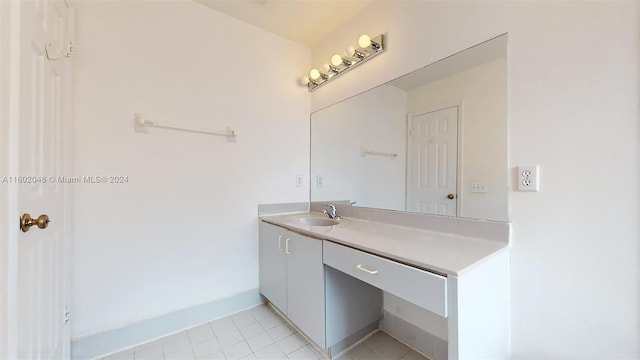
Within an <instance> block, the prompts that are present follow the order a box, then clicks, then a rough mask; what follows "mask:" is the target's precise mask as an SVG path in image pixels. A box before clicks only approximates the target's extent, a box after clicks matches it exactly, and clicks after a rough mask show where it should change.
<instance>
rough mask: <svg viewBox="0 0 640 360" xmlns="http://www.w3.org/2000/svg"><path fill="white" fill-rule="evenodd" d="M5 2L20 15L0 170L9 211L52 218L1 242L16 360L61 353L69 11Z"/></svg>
mask: <svg viewBox="0 0 640 360" xmlns="http://www.w3.org/2000/svg"><path fill="white" fill-rule="evenodd" d="M11 7H12V16H13V17H12V19H11V21H16V22H17V21H18V19H19V25H16V26H19V27H16V28H19V30H20V32H19V34H17V33H13V35H12V36H14V41H17V42H14V44H15V45H16V46H15V47H12V48H11V51H12V52H14V54H13V55H12V57H13V62H12V63H11V64H12V65H11V69H12V70H13V71H15V74H19V78H18V82H17V86H15V87H14V88H13V89H12V91H11V95H12V96H14V97H15V99H16V101H14V102H13V103H12V105H13V106H14V109H13V116H14V117H15V119H16V121H12V122H11V125H10V126H9V130H10V131H11V134H13V135H16V136H14V137H12V138H11V139H10V140H11V142H12V143H13V145H10V146H6V147H3V149H8V157H9V158H10V160H9V161H8V162H9V163H10V166H8V168H9V169H10V170H12V171H13V172H14V173H10V174H3V175H4V176H3V178H2V181H3V183H4V185H6V186H11V189H12V190H11V191H10V192H9V196H10V197H11V198H12V199H14V201H13V202H12V203H13V205H14V206H15V209H11V210H10V211H9V213H14V214H15V213H18V214H20V215H22V214H27V213H28V214H30V215H31V216H32V217H34V218H37V217H38V216H39V215H41V214H46V215H48V216H49V218H50V219H51V223H50V224H48V226H47V227H46V228H43V229H40V228H39V226H32V227H31V228H30V229H29V230H28V231H26V232H23V231H21V230H18V231H15V232H9V234H11V235H10V236H8V237H9V238H8V239H5V238H3V239H2V241H6V242H8V243H9V246H8V247H9V248H13V249H15V251H12V252H11V253H10V254H9V256H8V258H9V261H10V262H11V263H10V264H9V266H8V267H7V268H6V270H5V271H6V272H7V276H8V278H9V280H8V281H7V284H8V285H7V291H6V295H5V296H6V297H7V303H8V306H7V308H8V310H7V311H8V312H10V313H12V315H9V316H8V317H7V319H8V320H9V322H10V323H8V324H4V327H3V330H4V331H6V332H7V333H5V334H4V335H3V336H6V338H5V339H7V338H8V339H10V340H8V341H7V340H5V341H6V342H7V343H6V344H5V345H6V346H7V347H8V348H9V349H6V350H5V353H6V354H8V355H9V356H12V357H17V358H18V359H51V358H55V359H60V358H68V357H69V329H68V326H67V324H65V322H66V304H67V300H68V297H67V293H68V292H67V285H66V283H65V281H66V279H68V277H67V276H66V272H67V271H68V267H67V266H66V265H65V263H68V262H69V259H68V258H67V251H66V246H65V221H64V218H65V209H66V207H65V190H66V189H65V188H64V184H57V183H56V182H55V178H56V177H57V176H59V175H63V174H64V171H65V166H66V164H65V162H64V159H65V158H66V155H65V149H66V147H65V143H66V140H67V139H66V133H65V122H66V121H67V119H68V116H69V106H68V105H69V103H68V101H69V94H68V91H67V89H68V86H69V84H68V81H69V77H68V68H69V59H67V58H66V57H64V53H65V50H66V48H65V43H66V42H67V41H68V40H69V29H68V28H67V16H68V9H67V6H66V4H65V2H63V1H51V0H40V1H19V2H17V1H16V2H12V4H11ZM14 15H19V16H14ZM16 24H17V23H16ZM46 44H52V47H50V49H51V51H50V56H52V57H58V56H60V59H58V60H50V59H48V58H47V54H46V52H45V45H46ZM17 52H19V58H18V57H15V56H16V54H17ZM14 76H15V75H14ZM3 221H4V222H7V220H6V219H4V220H3ZM8 224H9V226H15V227H19V222H18V219H14V218H11V219H8ZM41 225H42V226H43V227H44V225H45V222H44V221H43V222H42V223H41ZM12 284H13V285H12Z"/></svg>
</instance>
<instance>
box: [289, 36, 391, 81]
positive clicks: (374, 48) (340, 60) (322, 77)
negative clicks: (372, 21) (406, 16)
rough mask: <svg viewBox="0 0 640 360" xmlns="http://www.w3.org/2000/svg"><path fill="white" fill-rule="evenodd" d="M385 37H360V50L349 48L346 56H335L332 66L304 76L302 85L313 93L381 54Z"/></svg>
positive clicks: (326, 65) (313, 70) (324, 66)
mask: <svg viewBox="0 0 640 360" xmlns="http://www.w3.org/2000/svg"><path fill="white" fill-rule="evenodd" d="M384 37H385V36H384V34H380V35H378V36H376V37H374V38H373V39H372V38H371V37H370V36H369V35H367V34H363V35H360V38H359V39H358V45H359V47H358V48H355V47H353V46H349V47H348V48H347V50H346V51H345V55H344V56H343V55H340V54H335V55H333V56H332V57H331V64H329V63H325V64H323V65H322V67H321V69H322V71H320V70H318V69H312V70H311V71H310V72H309V76H304V77H303V78H302V79H301V80H300V82H301V84H302V85H307V88H308V89H309V91H313V90H315V89H317V88H318V87H320V86H322V85H324V84H326V83H327V82H328V81H329V80H331V79H333V78H335V77H336V76H338V75H340V74H343V73H345V72H346V71H347V70H349V69H352V68H354V67H356V66H358V65H360V64H362V63H363V62H365V61H367V60H369V59H371V58H372V57H374V56H376V55H378V54H380V53H381V52H383V51H384V48H385V38H384Z"/></svg>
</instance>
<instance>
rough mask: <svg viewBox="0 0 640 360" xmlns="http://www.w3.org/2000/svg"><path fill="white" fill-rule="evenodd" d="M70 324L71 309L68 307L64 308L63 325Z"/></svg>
mask: <svg viewBox="0 0 640 360" xmlns="http://www.w3.org/2000/svg"><path fill="white" fill-rule="evenodd" d="M70 322H71V308H70V307H69V305H67V306H65V307H64V323H65V325H69V323H70Z"/></svg>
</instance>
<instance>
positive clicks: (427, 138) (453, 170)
mask: <svg viewBox="0 0 640 360" xmlns="http://www.w3.org/2000/svg"><path fill="white" fill-rule="evenodd" d="M408 118H409V119H408V121H409V126H408V128H409V136H408V138H409V141H408V149H407V151H408V159H407V160H408V163H407V172H408V174H407V211H412V212H420V213H427V214H437V215H449V216H455V215H456V207H457V194H456V186H457V181H456V175H457V167H458V107H457V106H453V107H449V108H446V109H441V110H436V111H431V112H421V113H415V114H410V115H409V117H408Z"/></svg>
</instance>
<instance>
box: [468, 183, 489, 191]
mask: <svg viewBox="0 0 640 360" xmlns="http://www.w3.org/2000/svg"><path fill="white" fill-rule="evenodd" d="M471 192H472V193H486V192H487V184H484V183H471Z"/></svg>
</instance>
